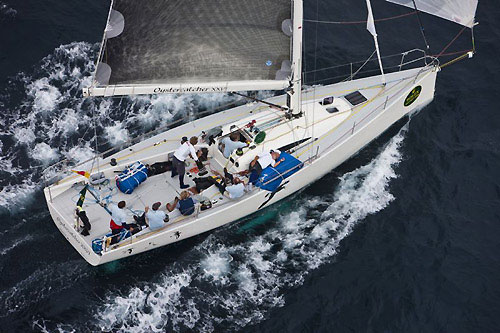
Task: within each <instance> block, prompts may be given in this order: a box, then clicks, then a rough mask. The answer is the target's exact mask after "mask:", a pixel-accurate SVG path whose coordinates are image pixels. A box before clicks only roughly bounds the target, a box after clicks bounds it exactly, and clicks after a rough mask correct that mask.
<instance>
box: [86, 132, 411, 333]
mask: <svg viewBox="0 0 500 333" xmlns="http://www.w3.org/2000/svg"><path fill="white" fill-rule="evenodd" d="M405 131H406V128H403V129H402V130H401V131H400V132H399V133H398V134H397V135H396V136H395V137H393V138H392V139H391V141H390V142H389V143H388V144H387V145H386V146H385V147H384V148H383V150H382V151H381V153H380V154H379V155H378V156H377V157H376V158H375V159H374V160H373V161H372V162H371V163H369V164H367V165H365V166H362V167H360V168H358V169H356V170H354V171H352V172H350V173H347V174H345V175H343V176H342V177H341V178H340V183H339V186H338V187H337V188H336V189H335V191H334V193H333V194H332V195H331V196H330V197H322V198H319V197H313V198H311V197H308V198H303V199H300V198H299V199H295V200H297V201H298V202H295V203H294V206H297V207H300V208H299V209H296V210H294V211H292V212H291V213H285V214H283V215H281V216H280V218H279V220H278V221H277V223H276V224H274V225H273V226H271V227H270V228H269V230H267V231H266V232H265V233H264V234H263V235H259V236H255V237H252V239H249V240H246V241H242V242H240V243H237V244H231V240H229V239H228V240H227V241H226V240H221V237H223V236H221V234H223V233H222V232H215V233H212V234H211V235H210V236H209V237H208V238H207V239H206V240H204V241H203V242H202V243H201V244H200V245H199V246H197V247H195V248H194V249H193V250H192V252H194V253H192V254H193V255H194V256H195V257H197V258H199V259H198V260H197V262H196V263H194V264H191V265H189V266H186V264H185V263H180V262H177V263H176V264H174V265H173V266H171V267H168V269H167V270H166V271H165V272H164V273H162V274H161V276H160V277H159V278H158V279H157V281H156V282H151V283H147V284H145V285H138V286H135V287H132V288H131V289H130V290H129V291H128V292H127V293H126V294H124V295H117V294H116V293H110V294H109V295H108V296H107V298H106V300H105V303H104V305H103V306H102V307H101V308H100V309H99V311H98V312H97V313H96V314H95V321H96V323H95V325H97V326H98V327H99V328H100V329H103V330H117V329H118V330H123V331H127V332H150V331H155V332H160V331H165V330H174V331H177V330H185V329H189V330H197V331H200V330H201V331H217V330H219V329H226V330H227V329H229V330H235V329H239V328H241V327H244V326H246V325H249V324H255V323H256V322H258V321H261V320H263V319H265V318H266V314H267V313H268V312H269V311H270V310H271V309H273V308H276V307H280V306H283V305H284V303H285V296H284V295H285V290H287V289H289V288H293V287H296V286H299V285H301V284H303V283H304V280H305V278H306V276H307V275H308V274H309V272H311V271H312V270H314V269H316V268H317V267H318V266H320V265H322V264H324V263H325V262H328V261H330V260H332V259H333V258H334V255H335V254H336V252H337V250H338V247H339V243H340V241H341V240H342V239H344V238H345V237H346V236H347V235H349V233H350V232H351V231H352V229H353V227H354V226H355V225H356V224H357V223H359V222H360V221H362V220H363V219H364V218H365V217H366V216H368V215H369V214H374V213H376V212H378V211H380V210H381V209H383V208H385V207H386V206H387V205H388V204H389V203H390V202H391V201H392V200H393V199H394V197H393V195H392V194H391V193H390V192H389V189H388V187H389V182H390V180H391V179H393V178H396V177H397V175H396V173H395V167H396V166H397V165H398V163H399V162H400V161H401V158H402V155H401V151H400V146H401V143H402V141H403V139H404V136H405ZM230 228H232V229H235V228H237V226H236V225H232V226H231V227H230ZM233 231H234V230H233Z"/></svg>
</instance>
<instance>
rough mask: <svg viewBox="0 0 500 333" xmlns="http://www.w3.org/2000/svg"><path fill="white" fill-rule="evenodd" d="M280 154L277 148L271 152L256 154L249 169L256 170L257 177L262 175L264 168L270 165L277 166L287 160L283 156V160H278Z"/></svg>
mask: <svg viewBox="0 0 500 333" xmlns="http://www.w3.org/2000/svg"><path fill="white" fill-rule="evenodd" d="M280 155H281V152H280V151H279V150H277V149H276V150H271V151H269V152H267V151H266V152H261V153H259V154H258V155H257V156H255V158H254V159H253V161H252V162H250V169H249V171H250V172H251V171H255V173H256V175H257V177H258V176H260V174H261V173H262V170H264V169H265V168H267V167H268V166H270V165H272V166H273V167H277V166H278V165H279V164H280V163H281V162H283V161H284V160H285V159H284V158H282V159H281V160H279V161H277V160H278V159H279V157H280ZM276 161H277V162H276Z"/></svg>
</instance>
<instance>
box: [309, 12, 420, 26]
mask: <svg viewBox="0 0 500 333" xmlns="http://www.w3.org/2000/svg"><path fill="white" fill-rule="evenodd" d="M411 15H415V12H410V13H405V14H401V15H396V16H391V17H384V18H381V19H376V20H375V22H383V21H389V20H395V19H399V18H402V17H406V16H411ZM304 22H311V23H322V24H366V23H367V22H368V21H366V20H364V21H320V20H308V19H304Z"/></svg>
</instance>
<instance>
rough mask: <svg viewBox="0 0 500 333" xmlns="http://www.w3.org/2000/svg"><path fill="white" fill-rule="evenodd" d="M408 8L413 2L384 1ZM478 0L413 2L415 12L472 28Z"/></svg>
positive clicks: (410, 0) (411, 6) (406, 0)
mask: <svg viewBox="0 0 500 333" xmlns="http://www.w3.org/2000/svg"><path fill="white" fill-rule="evenodd" d="M386 1H388V2H392V3H396V4H399V5H403V6H406V7H410V8H415V7H414V2H413V0H386ZM477 2H478V0H415V5H416V7H417V10H419V11H422V12H426V13H429V14H432V15H435V16H439V17H441V18H444V19H447V20H450V21H453V22H455V23H458V24H461V25H464V26H467V27H469V28H472V26H473V25H474V17H475V15H476V8H477Z"/></svg>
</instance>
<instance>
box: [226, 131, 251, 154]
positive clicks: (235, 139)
mask: <svg viewBox="0 0 500 333" xmlns="http://www.w3.org/2000/svg"><path fill="white" fill-rule="evenodd" d="M221 142H222V144H223V145H224V153H223V154H224V157H225V158H229V156H231V154H232V153H233V151H235V150H236V149H238V148H243V147H246V146H247V144H246V143H244V142H241V141H240V133H239V132H233V133H231V134H230V135H229V136H228V137H225V138H224V139H222V141H221Z"/></svg>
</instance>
